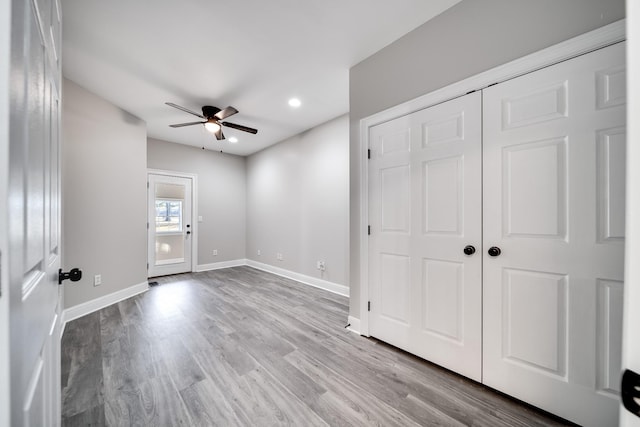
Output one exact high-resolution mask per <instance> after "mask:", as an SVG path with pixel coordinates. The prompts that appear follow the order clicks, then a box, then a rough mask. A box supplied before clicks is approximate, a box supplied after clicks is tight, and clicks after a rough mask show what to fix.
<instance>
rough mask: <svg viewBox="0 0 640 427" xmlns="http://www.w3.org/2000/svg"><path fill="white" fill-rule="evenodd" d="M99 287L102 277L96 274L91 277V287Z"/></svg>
mask: <svg viewBox="0 0 640 427" xmlns="http://www.w3.org/2000/svg"><path fill="white" fill-rule="evenodd" d="M100 285H102V275H101V274H96V275H95V276H93V286H100Z"/></svg>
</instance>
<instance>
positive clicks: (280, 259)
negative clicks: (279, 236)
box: [276, 252, 283, 261]
mask: <svg viewBox="0 0 640 427" xmlns="http://www.w3.org/2000/svg"><path fill="white" fill-rule="evenodd" d="M276 259H277V260H278V261H282V259H283V258H282V254H281V253H280V252H278V253H277V254H276Z"/></svg>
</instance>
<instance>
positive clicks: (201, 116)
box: [165, 102, 205, 119]
mask: <svg viewBox="0 0 640 427" xmlns="http://www.w3.org/2000/svg"><path fill="white" fill-rule="evenodd" d="M165 104H167V105H168V106H169V107H173V108H177V109H178V110H182V111H184V112H185V113H189V114H193V115H194V116H198V117H200V118H201V119H204V118H205V117H204V116H203V115H202V114H200V113H196V112H195V111H191V110H189V109H188V108H184V107H181V106H180V105H178V104H174V103H173V102H165Z"/></svg>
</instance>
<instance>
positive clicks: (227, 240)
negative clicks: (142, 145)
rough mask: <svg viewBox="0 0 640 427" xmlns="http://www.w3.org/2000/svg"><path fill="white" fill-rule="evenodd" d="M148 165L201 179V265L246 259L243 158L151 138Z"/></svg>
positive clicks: (198, 208) (244, 163)
mask: <svg viewBox="0 0 640 427" xmlns="http://www.w3.org/2000/svg"><path fill="white" fill-rule="evenodd" d="M147 166H148V167H149V168H150V169H163V170H171V171H177V172H186V173H192V174H196V175H197V176H198V207H197V210H198V213H197V215H200V216H202V222H200V223H198V265H203V264H211V263H216V262H222V261H231V260H237V259H245V258H246V251H245V244H246V160H245V158H244V157H239V156H234V155H230V154H223V153H219V152H217V151H210V150H203V149H201V148H195V147H189V146H186V145H180V144H174V143H171V142H167V141H161V140H158V139H152V138H149V139H148V142H147ZM214 249H216V250H217V251H218V255H217V256H213V250H214Z"/></svg>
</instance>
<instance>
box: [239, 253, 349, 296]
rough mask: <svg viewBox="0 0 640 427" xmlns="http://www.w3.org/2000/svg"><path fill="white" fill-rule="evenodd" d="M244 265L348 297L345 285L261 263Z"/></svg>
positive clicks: (248, 262)
mask: <svg viewBox="0 0 640 427" xmlns="http://www.w3.org/2000/svg"><path fill="white" fill-rule="evenodd" d="M246 265H248V266H249V267H253V268H257V269H258V270H262V271H266V272H268V273H272V274H275V275H277V276H282V277H286V278H287V279H292V280H295V281H297V282H301V283H304V284H305V285H310V286H313V287H315V288H320V289H324V290H325V291H329V292H333V293H334V294H338V295H342V296H345V297H349V287H348V286H345V285H340V284H338V283H333V282H329V281H327V280H322V279H318V278H316V277H312V276H307V275H305V274H301V273H296V272H295V271H290V270H285V269H284V268H280V267H274V266H272V265H269V264H263V263H261V262H258V261H253V260H251V259H248V260H247V264H246Z"/></svg>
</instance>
